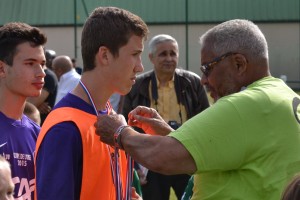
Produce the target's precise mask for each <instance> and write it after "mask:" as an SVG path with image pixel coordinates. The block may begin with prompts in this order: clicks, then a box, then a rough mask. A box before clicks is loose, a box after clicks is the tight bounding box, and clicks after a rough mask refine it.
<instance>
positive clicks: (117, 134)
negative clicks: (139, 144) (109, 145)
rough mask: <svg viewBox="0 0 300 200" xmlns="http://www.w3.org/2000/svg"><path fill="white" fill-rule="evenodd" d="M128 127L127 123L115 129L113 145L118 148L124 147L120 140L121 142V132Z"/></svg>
mask: <svg viewBox="0 0 300 200" xmlns="http://www.w3.org/2000/svg"><path fill="white" fill-rule="evenodd" d="M127 127H130V126H128V125H122V126H120V127H119V128H118V129H117V131H116V132H115V133H114V142H115V147H117V148H119V149H124V147H123V145H122V142H121V133H122V131H123V130H124V129H125V128H127Z"/></svg>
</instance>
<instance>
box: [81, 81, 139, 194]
mask: <svg viewBox="0 0 300 200" xmlns="http://www.w3.org/2000/svg"><path fill="white" fill-rule="evenodd" d="M79 83H80V85H81V87H82V88H83V90H84V91H85V93H86V94H87V96H88V98H89V101H90V102H91V104H92V106H93V108H94V111H95V113H96V115H97V116H99V114H108V110H109V109H110V107H111V106H110V103H109V102H107V103H106V106H105V107H106V109H105V110H100V111H99V112H98V110H97V108H96V105H95V103H94V101H93V98H92V96H91V94H90V92H89V91H88V89H87V88H86V86H85V85H84V84H83V83H82V82H81V80H80V81H79ZM106 147H107V150H108V154H109V157H110V168H111V173H112V178H113V182H114V185H115V189H116V200H129V199H130V198H131V183H132V178H133V175H132V172H133V160H132V158H131V156H129V155H128V154H127V173H126V190H125V194H123V192H122V180H121V176H120V165H119V149H118V148H117V147H115V148H114V153H110V149H109V146H108V145H106Z"/></svg>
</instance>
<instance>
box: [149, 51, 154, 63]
mask: <svg viewBox="0 0 300 200" xmlns="http://www.w3.org/2000/svg"><path fill="white" fill-rule="evenodd" d="M148 57H149V60H150V61H151V63H153V53H149V54H148Z"/></svg>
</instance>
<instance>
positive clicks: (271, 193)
mask: <svg viewBox="0 0 300 200" xmlns="http://www.w3.org/2000/svg"><path fill="white" fill-rule="evenodd" d="M200 46H201V50H200V51H201V64H202V66H201V68H200V69H201V71H202V73H203V76H202V78H201V83H202V84H203V85H204V86H206V87H208V88H209V89H210V95H211V96H212V97H213V99H214V100H215V103H214V104H213V105H212V106H210V107H209V108H207V109H206V110H205V111H203V112H201V113H199V114H198V115H196V116H194V117H193V118H191V119H190V120H188V121H187V122H185V123H183V124H182V125H181V126H180V127H179V128H178V129H177V130H174V129H173V128H172V127H171V126H169V125H168V124H167V123H166V122H165V121H164V120H163V119H162V117H161V116H160V115H159V114H158V112H157V111H156V110H155V109H153V108H148V107H144V106H139V107H137V108H136V109H134V110H133V111H132V112H131V113H129V121H128V124H129V125H131V126H137V127H140V128H142V129H143V130H144V131H145V132H146V133H149V134H152V135H147V134H140V133H138V132H136V131H135V130H133V129H132V128H130V127H128V126H127V123H126V121H125V118H124V117H123V116H122V115H117V114H114V115H107V116H98V120H97V122H96V123H95V127H96V133H97V134H99V135H100V139H101V141H103V142H105V143H107V144H110V145H112V146H114V145H116V144H117V145H118V146H121V147H123V148H124V150H125V151H126V152H127V153H129V155H131V156H132V157H133V158H134V159H135V160H136V161H137V162H139V163H141V164H143V165H144V166H145V167H147V168H149V169H151V170H153V171H156V172H160V173H164V174H182V173H187V174H194V188H193V196H192V199H193V200H202V199H205V200H215V199H245V198H246V199H247V200H274V199H280V197H281V194H282V192H283V190H284V187H285V186H286V185H287V183H288V181H289V180H290V179H291V177H293V176H294V175H296V174H298V173H299V172H300V167H299V166H300V154H299V152H300V134H299V133H300V107H299V106H300V97H299V95H298V94H297V93H295V92H294V91H293V90H292V89H291V88H289V87H288V86H287V85H286V84H285V83H284V82H283V81H282V80H281V79H278V78H274V77H273V76H271V74H270V68H269V56H268V44H267V41H266V39H265V36H264V34H263V33H262V32H261V30H260V29H259V27H258V26H257V25H255V24H254V23H253V22H251V21H248V20H243V19H234V20H229V21H226V22H224V23H221V24H219V25H216V26H215V27H213V28H211V29H210V30H208V31H207V32H206V33H205V34H204V35H202V36H201V38H200ZM119 127H120V128H119ZM118 128H119V129H118ZM117 129H118V130H122V131H121V132H120V131H119V132H117V133H118V134H115V133H116V130H117ZM166 135H167V136H166Z"/></svg>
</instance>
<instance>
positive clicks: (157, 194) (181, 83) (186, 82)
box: [123, 34, 209, 200]
mask: <svg viewBox="0 0 300 200" xmlns="http://www.w3.org/2000/svg"><path fill="white" fill-rule="evenodd" d="M149 52H150V53H149V59H150V61H151V63H152V64H153V70H151V71H149V72H146V73H144V74H141V75H139V76H138V77H137V80H136V84H135V85H134V86H133V88H132V90H131V91H130V93H128V94H127V95H126V96H125V100H124V106H123V114H124V116H125V117H127V116H128V114H129V112H130V111H131V110H133V109H134V108H136V107H137V106H139V105H143V106H148V107H151V108H154V109H155V110H157V112H158V113H160V115H161V116H162V118H163V119H164V120H165V122H167V123H169V124H170V125H171V126H173V128H174V129H177V128H178V127H179V126H180V125H181V124H182V123H184V122H185V121H186V120H187V119H189V118H191V117H193V116H195V115H196V114H198V113H200V112H202V111H203V110H205V109H206V108H207V107H209V102H208V99H207V96H206V92H205V89H204V87H203V86H202V85H201V84H200V77H199V76H198V75H196V74H195V73H193V72H190V71H187V70H183V69H180V68H179V67H178V60H179V49H178V43H177V41H176V40H175V38H173V37H172V36H170V35H166V34H159V35H156V36H154V37H153V38H152V39H151V40H150V41H149ZM136 166H138V167H136V168H137V170H138V173H139V174H140V175H141V177H140V178H141V179H142V180H143V178H144V176H145V174H144V173H143V172H148V173H147V175H146V180H145V181H146V182H147V183H145V184H142V192H143V199H144V200H168V199H169V196H170V188H171V187H172V188H173V190H174V191H175V194H176V196H177V198H178V199H180V198H181V196H182V194H183V192H184V189H185V187H186V185H187V183H188V180H189V177H190V176H189V175H187V174H181V175H171V176H167V175H163V174H161V173H156V172H154V171H152V170H150V171H147V170H145V169H144V168H143V167H142V166H139V165H136Z"/></svg>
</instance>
